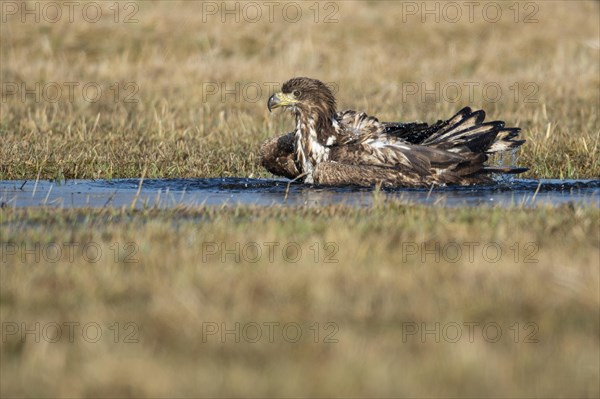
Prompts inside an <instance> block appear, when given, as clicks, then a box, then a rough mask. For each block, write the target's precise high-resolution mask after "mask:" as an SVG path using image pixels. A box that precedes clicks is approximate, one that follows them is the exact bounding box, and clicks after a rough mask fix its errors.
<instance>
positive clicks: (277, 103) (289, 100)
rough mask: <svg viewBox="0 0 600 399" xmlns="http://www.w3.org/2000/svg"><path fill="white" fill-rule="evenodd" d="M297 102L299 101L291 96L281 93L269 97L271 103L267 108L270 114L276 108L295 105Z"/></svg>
mask: <svg viewBox="0 0 600 399" xmlns="http://www.w3.org/2000/svg"><path fill="white" fill-rule="evenodd" d="M297 102H298V100H296V99H295V98H294V97H292V96H291V95H289V94H285V93H282V92H279V93H275V94H273V95H272V96H271V97H269V101H267V108H269V112H271V111H272V110H273V109H275V108H279V107H285V106H288V105H293V104H296V103H297Z"/></svg>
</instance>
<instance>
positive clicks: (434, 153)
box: [260, 77, 527, 187]
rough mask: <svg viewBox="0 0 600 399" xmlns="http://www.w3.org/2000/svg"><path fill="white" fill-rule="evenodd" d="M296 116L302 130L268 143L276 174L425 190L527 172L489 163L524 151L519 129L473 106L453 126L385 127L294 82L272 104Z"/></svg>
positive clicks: (322, 88)
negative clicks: (499, 156)
mask: <svg viewBox="0 0 600 399" xmlns="http://www.w3.org/2000/svg"><path fill="white" fill-rule="evenodd" d="M267 105H268V108H269V111H271V110H272V109H274V108H280V107H283V108H286V109H289V110H291V112H292V114H293V115H294V116H295V119H296V128H295V130H294V131H293V132H291V133H288V134H286V135H283V136H280V137H276V138H272V139H269V140H267V141H265V142H264V143H263V144H262V146H261V149H260V154H261V162H262V165H263V166H264V167H265V168H266V169H267V170H269V171H270V172H271V173H273V174H275V175H279V176H284V177H287V178H290V179H299V180H302V181H304V182H305V183H316V184H326V185H348V184H352V185H360V186H372V185H375V184H383V185H385V186H399V187H402V186H403V187H424V186H430V185H443V184H461V185H468V184H478V183H490V182H492V181H493V180H492V179H491V174H493V173H521V172H524V171H526V170H527V169H524V168H512V167H493V166H487V165H485V162H486V161H487V159H488V156H489V155H490V154H494V153H500V152H503V151H506V150H510V149H512V148H517V147H519V146H520V145H521V144H523V143H524V142H525V140H517V139H515V138H516V137H517V136H518V134H519V131H520V129H519V128H516V127H511V128H507V127H505V126H504V122H502V121H491V122H484V119H485V112H484V111H482V110H479V111H472V110H471V108H469V107H466V108H463V109H461V110H460V111H458V113H457V114H456V115H454V116H453V117H452V118H450V119H448V120H446V121H438V122H437V123H434V124H432V125H427V124H426V123H416V122H415V123H401V122H379V120H377V118H374V117H372V116H368V115H366V114H365V113H359V112H356V111H352V110H347V111H340V112H338V111H337V110H336V102H335V97H334V96H333V93H332V92H331V90H330V89H329V88H328V87H327V86H326V85H325V84H324V83H322V82H320V81H318V80H316V79H310V78H304V77H301V78H293V79H290V80H289V81H287V82H286V83H284V84H283V86H282V90H281V92H279V93H277V94H274V95H272V96H271V97H270V98H269V101H268V103H267Z"/></svg>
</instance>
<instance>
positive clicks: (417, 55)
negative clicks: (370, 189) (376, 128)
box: [0, 1, 600, 398]
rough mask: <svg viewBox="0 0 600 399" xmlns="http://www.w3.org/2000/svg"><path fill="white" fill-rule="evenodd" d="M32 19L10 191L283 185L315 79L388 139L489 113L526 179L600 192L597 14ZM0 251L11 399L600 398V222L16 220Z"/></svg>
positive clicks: (5, 138) (369, 217) (331, 213)
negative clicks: (287, 141) (67, 183)
mask: <svg viewBox="0 0 600 399" xmlns="http://www.w3.org/2000/svg"><path fill="white" fill-rule="evenodd" d="M7 4H8V5H7ZM23 4H24V3H21V2H1V3H0V6H1V7H2V8H1V11H2V15H1V18H2V21H1V23H0V56H1V58H0V79H1V84H0V87H1V90H2V92H1V94H2V99H1V103H0V139H1V140H0V179H28V180H33V179H36V178H38V177H39V178H49V179H71V178H117V177H140V176H141V175H142V174H143V173H144V172H145V177H215V176H239V177H244V176H245V177H269V176H270V175H269V174H268V173H266V172H265V171H264V170H263V169H262V168H261V167H260V165H259V164H258V158H257V153H258V151H257V150H258V146H259V144H260V143H261V141H262V140H264V139H265V138H267V137H271V136H274V135H277V134H281V133H284V132H287V131H290V130H291V129H292V127H293V123H292V120H291V117H290V116H289V115H286V114H283V113H274V114H269V113H268V111H267V109H266V101H267V99H268V97H269V95H270V94H271V93H272V92H273V91H275V90H276V89H277V86H279V85H280V84H281V83H282V82H284V81H285V80H287V79H288V78H290V77H292V76H298V75H305V76H311V77H316V78H320V79H322V80H323V81H326V82H329V83H331V84H332V85H334V87H335V89H336V92H337V96H338V99H339V101H338V102H339V105H340V108H341V109H344V108H354V109H360V110H364V111H366V112H368V113H370V114H373V115H376V116H378V117H379V118H380V119H381V120H408V121H412V120H424V121H428V122H432V121H435V120H437V119H439V118H445V117H447V116H450V115H451V114H452V113H453V112H455V111H456V110H457V109H459V108H460V107H462V106H464V105H470V106H473V107H477V108H483V109H485V110H486V111H487V112H488V115H489V116H490V117H491V118H494V119H503V120H505V121H507V124H508V125H515V126H520V127H521V128H522V129H523V132H522V135H523V137H524V138H526V139H527V143H526V144H525V145H524V146H523V147H522V150H521V151H520V152H519V154H518V157H517V160H516V163H517V164H519V165H523V166H527V167H529V168H530V171H529V172H527V173H526V174H525V175H524V176H526V177H533V178H550V177H556V178H597V177H598V176H600V161H599V159H600V121H599V116H598V109H599V108H600V77H599V75H598V71H599V68H600V66H599V65H600V51H599V49H600V27H599V23H598V22H599V21H598V13H599V2H596V1H594V2H592V1H588V2H577V1H552V2H519V3H515V2H506V3H501V7H502V8H501V9H502V14H501V17H499V19H498V20H497V21H496V22H493V21H494V19H495V16H497V14H495V13H494V12H495V9H494V8H493V7H495V5H496V4H500V3H495V2H491V3H483V2H482V3H477V4H478V5H477V6H476V8H474V9H473V20H472V21H471V20H470V18H469V8H468V7H467V6H466V5H465V4H464V3H462V2H456V3H454V4H458V7H460V11H461V13H462V14H461V17H460V18H458V20H457V21H455V19H456V14H455V12H454V11H455V10H453V9H451V8H448V7H447V6H444V7H445V8H443V6H442V4H445V3H442V2H429V3H428V4H429V6H428V7H430V8H429V9H431V8H433V7H436V6H435V4H440V5H439V6H438V7H439V10H438V12H436V11H434V12H433V14H428V15H425V13H424V10H423V9H422V7H425V5H424V4H425V3H424V2H392V1H386V2H383V1H382V2H360V1H345V2H321V3H315V2H288V3H281V4H280V5H279V6H277V7H276V8H275V9H273V10H272V14H270V9H269V5H267V4H266V3H263V2H255V3H253V4H256V5H257V7H258V10H259V11H260V12H261V15H260V17H258V16H257V15H258V14H256V9H252V8H248V6H247V5H246V6H245V5H244V4H246V3H238V2H229V3H228V6H227V7H229V8H228V10H233V11H232V12H231V13H227V12H226V10H224V9H223V7H224V6H223V3H222V2H220V1H219V2H198V1H186V2H120V3H118V4H117V5H116V6H115V3H114V2H103V3H90V4H92V6H89V7H88V8H87V9H86V10H87V11H84V10H83V9H84V4H88V3H81V4H80V3H78V5H75V6H74V9H73V20H72V21H71V20H70V17H69V9H68V8H67V7H66V6H64V7H63V8H62V16H61V17H60V18H57V17H56V13H55V9H53V8H52V7H53V6H47V4H50V3H44V2H41V3H37V2H29V3H28V5H27V7H28V9H29V10H34V11H33V12H34V13H35V12H36V11H35V10H36V8H35V7H37V6H36V5H35V4H39V14H40V15H39V17H40V20H39V22H36V21H35V20H34V16H33V15H31V14H29V15H26V18H25V22H24V23H23V22H22V21H21V19H22V18H23V16H22V15H21V14H20V13H21V12H22V9H23V7H25V6H24V5H23ZM55 4H58V3H55ZM94 4H100V5H101V7H102V8H101V11H100V14H101V16H102V17H101V18H100V19H99V21H97V22H92V21H93V20H94V18H95V16H96V15H97V14H96V13H95V8H93V7H95V6H94ZM284 4H287V8H286V9H285V10H286V11H283V9H284V7H286V5H284ZM61 7H62V6H61ZM236 7H237V8H236ZM244 7H245V8H244ZM415 7H416V8H415ZM484 7H487V8H485V10H486V11H483V10H484ZM298 10H300V12H301V13H302V17H301V18H300V19H299V20H298V21H297V22H296V21H294V19H295V16H296V15H298V14H297V11H298ZM96 11H97V10H96ZM423 17H427V19H426V21H424V22H423V21H422V18H423ZM236 18H237V19H239V22H236ZM435 18H438V19H439V22H436V20H435ZM223 19H225V22H223ZM452 21H454V22H452ZM84 87H85V89H84ZM98 90H100V91H98ZM100 92H101V93H102V94H101V95H100V94H99V93H100ZM59 94H60V98H58V95H59ZM96 97H97V98H96ZM55 100H56V101H55ZM0 233H1V237H0V244H1V248H0V250H1V252H0V257H1V259H0V261H1V264H0V265H1V267H0V319H1V322H2V325H1V333H2V336H1V338H2V340H1V346H0V371H1V372H0V394H1V395H0V396H2V397H82V396H85V397H240V396H243V397H248V396H250V397H307V396H316V397H331V396H337V397H373V396H379V397H473V398H479V397H494V398H498V397H519V398H521V397H598V396H600V388H599V387H598V380H599V379H600V344H599V340H598V338H599V336H600V319H599V318H598V313H599V311H600V296H599V295H600V271H599V264H598V259H600V211H599V210H598V209H597V208H594V207H579V206H576V205H574V206H565V207H559V208H543V207H542V208H539V209H520V208H514V209H497V208H467V209H445V208H442V207H429V208H427V207H419V206H407V205H402V204H399V203H393V202H392V203H380V204H378V205H376V206H374V207H373V208H370V209H353V208H350V207H344V206H338V207H323V208H302V207H300V208H294V209H285V208H277V207H275V208H271V209H260V208H252V207H239V208H233V209H232V208H203V207H197V208H178V209H173V210H168V211H164V210H162V211H161V210H152V209H149V210H144V211H131V210H124V209H115V210H111V209H103V210H92V209H82V210H53V209H28V210H18V209H17V210H15V209H6V208H0ZM238 341H239V342H238Z"/></svg>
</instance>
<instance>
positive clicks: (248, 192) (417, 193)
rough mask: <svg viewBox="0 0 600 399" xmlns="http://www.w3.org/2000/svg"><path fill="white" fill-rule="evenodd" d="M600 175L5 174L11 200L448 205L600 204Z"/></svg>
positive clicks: (0, 188) (1, 184) (1, 199)
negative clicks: (402, 178) (343, 181)
mask: <svg viewBox="0 0 600 399" xmlns="http://www.w3.org/2000/svg"><path fill="white" fill-rule="evenodd" d="M599 197H600V180H522V179H505V180H499V182H498V184H496V185H488V186H468V187H435V188H432V189H416V188H398V189H383V190H381V191H380V192H375V191H374V189H372V188H363V187H324V186H311V185H306V184H301V183H294V184H289V183H288V181H286V180H267V179H239V178H226V179H218V178H216V179H146V180H144V181H143V182H142V185H141V188H140V180H139V179H114V180H68V181H65V182H55V181H48V180H40V181H38V182H35V181H23V180H20V181H18V180H9V181H0V203H1V204H2V205H3V206H11V207H28V206H53V207H65V208H69V207H75V208H79V207H86V206H90V207H122V206H127V207H130V206H132V204H133V206H135V207H136V208H142V207H154V206H156V207H159V208H169V207H173V206H176V205H188V206H198V205H218V206H222V205H228V206H235V205H238V204H242V205H261V206H269V205H281V206H298V205H306V206H322V205H331V204H348V205H353V206H371V205H373V204H374V203H375V202H377V201H386V200H400V201H402V202H406V203H413V204H426V205H441V206H448V207H456V206H475V205H482V204H483V205H500V206H537V205H560V204H564V203H569V202H570V203H581V204H589V205H593V206H596V207H600V198H599Z"/></svg>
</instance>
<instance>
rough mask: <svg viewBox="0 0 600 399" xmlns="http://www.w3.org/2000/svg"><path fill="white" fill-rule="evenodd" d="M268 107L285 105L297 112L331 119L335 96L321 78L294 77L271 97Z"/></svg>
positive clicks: (333, 111) (333, 112) (270, 108)
mask: <svg viewBox="0 0 600 399" xmlns="http://www.w3.org/2000/svg"><path fill="white" fill-rule="evenodd" d="M267 107H268V108H269V111H272V110H273V109H275V108H280V107H285V108H288V109H291V110H292V112H294V113H296V114H304V115H314V114H317V115H320V116H323V117H326V118H328V119H329V118H332V117H333V115H334V114H335V97H334V96H333V93H332V92H331V90H330V89H329V87H327V85H326V84H325V83H323V82H321V81H320V80H317V79H310V78H304V77H302V78H292V79H290V80H288V81H287V82H285V83H284V84H283V86H282V87H281V92H279V93H276V94H273V95H272V96H271V97H270V98H269V101H268V102H267Z"/></svg>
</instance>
